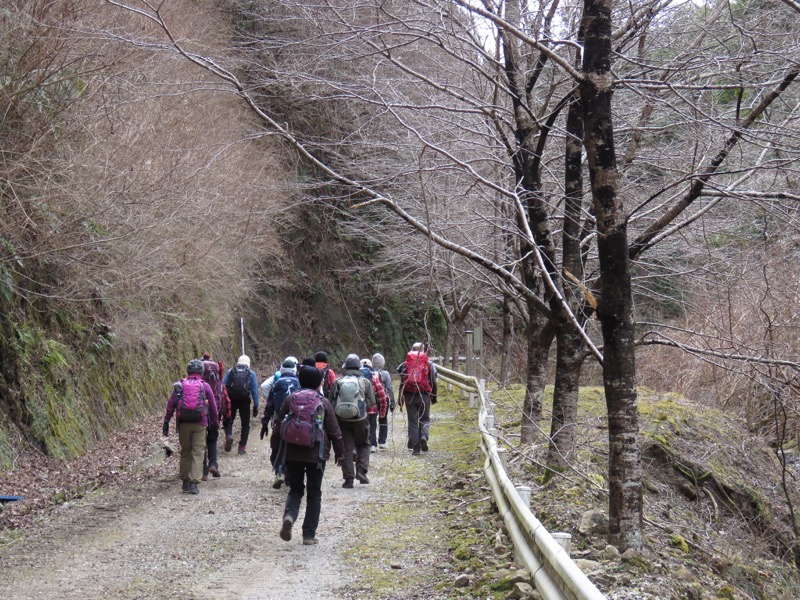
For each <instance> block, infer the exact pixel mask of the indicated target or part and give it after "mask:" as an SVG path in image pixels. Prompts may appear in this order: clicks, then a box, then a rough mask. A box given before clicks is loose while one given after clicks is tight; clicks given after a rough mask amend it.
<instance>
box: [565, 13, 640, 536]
mask: <svg viewBox="0 0 800 600" xmlns="http://www.w3.org/2000/svg"><path fill="white" fill-rule="evenodd" d="M611 4H612V3H611V0H585V1H584V5H583V19H582V23H581V27H582V30H583V35H584V41H585V44H584V53H583V75H584V78H583V79H582V81H581V84H580V94H581V103H582V107H583V121H584V127H585V130H586V131H585V137H584V145H585V147H586V153H587V157H588V163H589V175H590V180H591V184H592V202H593V206H594V211H595V216H596V221H597V234H598V239H597V250H598V258H599V260H600V294H601V297H600V304H599V307H598V317H599V318H600V323H601V326H602V332H603V354H604V360H603V384H604V387H605V393H606V406H607V409H608V440H609V465H608V470H609V477H608V482H609V492H610V493H609V515H608V516H609V530H610V536H609V537H610V539H609V541H610V542H611V543H612V544H614V545H615V546H617V547H618V548H619V549H620V550H623V551H624V550H626V549H628V548H640V547H641V545H642V465H641V452H640V448H639V421H638V412H637V411H638V409H637V397H636V355H635V351H634V326H633V300H632V296H631V278H630V264H629V261H628V238H627V219H626V215H625V211H624V210H623V206H622V200H621V198H620V197H619V194H618V187H619V174H618V172H617V164H616V152H615V149H614V129H613V125H612V120H611V95H612V92H613V79H614V78H613V75H612V73H611V56H612V53H611Z"/></svg>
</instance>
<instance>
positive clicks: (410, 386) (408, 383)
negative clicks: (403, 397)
mask: <svg viewBox="0 0 800 600" xmlns="http://www.w3.org/2000/svg"><path fill="white" fill-rule="evenodd" d="M404 364H405V366H406V368H405V371H404V382H403V391H404V392H411V393H417V394H419V393H426V394H429V393H430V391H431V365H430V362H428V355H427V354H425V353H424V352H419V351H418V350H412V351H411V352H409V353H408V354H406V361H405V363H404Z"/></svg>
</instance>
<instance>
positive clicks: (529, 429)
mask: <svg viewBox="0 0 800 600" xmlns="http://www.w3.org/2000/svg"><path fill="white" fill-rule="evenodd" d="M530 313H531V314H530V321H529V323H528V329H527V335H528V373H527V377H526V382H525V403H524V405H523V407H522V427H521V430H522V431H521V439H520V443H521V444H531V443H533V442H534V441H536V440H537V438H538V437H539V436H540V433H541V429H540V426H541V421H542V403H543V401H544V388H545V385H546V384H547V361H548V358H549V356H550V346H551V345H552V344H553V336H554V334H555V329H554V328H553V326H552V324H551V323H550V321H549V320H548V319H547V318H546V317H545V316H544V315H543V314H542V313H541V312H539V311H538V310H537V309H536V308H534V307H531V311H530Z"/></svg>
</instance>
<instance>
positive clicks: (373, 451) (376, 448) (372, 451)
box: [369, 446, 378, 454]
mask: <svg viewBox="0 0 800 600" xmlns="http://www.w3.org/2000/svg"><path fill="white" fill-rule="evenodd" d="M377 451H378V447H377V446H370V447H369V452H370V454H375V453H376V452H377Z"/></svg>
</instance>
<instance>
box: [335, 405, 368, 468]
mask: <svg viewBox="0 0 800 600" xmlns="http://www.w3.org/2000/svg"><path fill="white" fill-rule="evenodd" d="M339 429H341V430H342V442H343V444H344V454H343V455H342V477H343V478H344V479H345V480H347V479H351V480H352V479H354V478H355V476H356V469H358V470H359V471H361V472H362V473H364V474H365V475H366V473H367V471H369V421H368V420H367V419H362V420H361V421H342V420H339ZM354 448H355V451H356V464H355V468H353V449H354Z"/></svg>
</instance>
